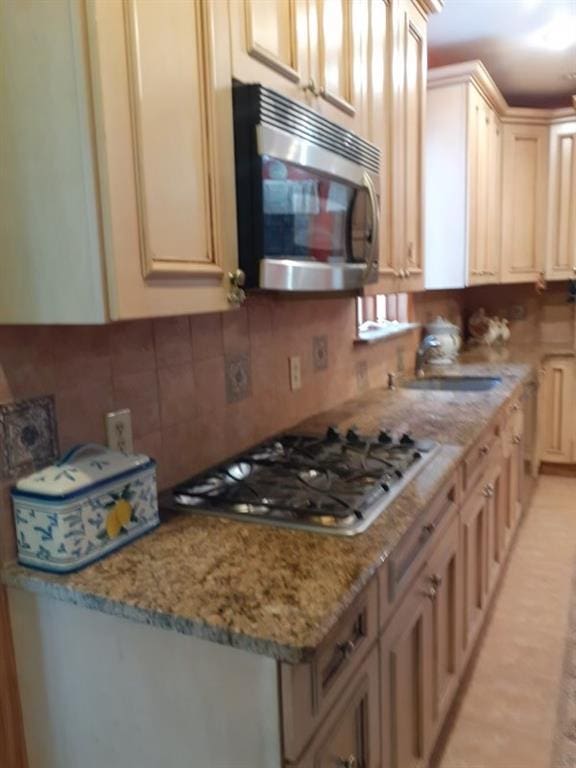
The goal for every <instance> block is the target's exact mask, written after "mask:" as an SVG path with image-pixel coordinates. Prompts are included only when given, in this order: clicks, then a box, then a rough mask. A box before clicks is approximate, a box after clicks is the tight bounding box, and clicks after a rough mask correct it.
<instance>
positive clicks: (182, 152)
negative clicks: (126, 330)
mask: <svg viewBox="0 0 576 768" xmlns="http://www.w3.org/2000/svg"><path fill="white" fill-rule="evenodd" d="M126 7H127V14H128V32H129V39H130V51H131V59H130V61H131V67H130V69H131V75H132V77H131V84H132V101H133V106H134V127H135V138H136V147H137V178H138V187H139V202H140V224H141V237H142V244H143V251H144V272H145V274H146V275H150V274H154V273H157V272H161V273H162V274H166V273H167V272H168V273H169V272H172V271H177V272H179V271H186V269H191V270H194V269H196V268H197V266H199V265H203V266H208V265H210V264H211V262H212V252H211V246H210V233H209V229H210V202H209V189H208V168H207V165H206V152H205V147H206V132H207V115H206V102H205V99H204V93H203V81H202V73H201V66H202V64H201V57H202V55H203V49H202V34H203V33H202V25H203V20H202V11H201V4H200V3H186V2H171V3H164V2H161V1H160V0H130V2H129V3H128V5H127V6H126Z"/></svg>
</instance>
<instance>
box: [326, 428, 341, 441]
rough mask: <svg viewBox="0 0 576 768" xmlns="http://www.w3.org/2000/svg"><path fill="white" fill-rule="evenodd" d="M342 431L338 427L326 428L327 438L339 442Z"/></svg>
mask: <svg viewBox="0 0 576 768" xmlns="http://www.w3.org/2000/svg"><path fill="white" fill-rule="evenodd" d="M340 439H341V438H340V432H338V430H337V429H336V427H328V429H327V430H326V440H329V441H330V442H334V443H335V442H337V441H338V440H340Z"/></svg>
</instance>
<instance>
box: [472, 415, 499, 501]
mask: <svg viewBox="0 0 576 768" xmlns="http://www.w3.org/2000/svg"><path fill="white" fill-rule="evenodd" d="M499 434H500V423H499V422H495V423H494V424H491V425H490V427H488V429H487V430H486V431H485V432H484V434H483V435H482V437H481V438H480V440H478V442H477V443H476V444H475V445H474V447H473V448H471V449H470V451H468V453H467V454H466V458H465V459H464V478H463V482H464V490H465V491H469V490H470V489H471V488H473V487H474V485H475V483H476V482H477V480H478V478H479V477H480V476H481V475H482V473H483V472H484V471H485V469H486V466H487V465H488V462H489V460H490V454H491V453H492V452H493V450H494V446H495V445H496V441H497V439H498V436H499Z"/></svg>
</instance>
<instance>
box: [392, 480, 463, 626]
mask: <svg viewBox="0 0 576 768" xmlns="http://www.w3.org/2000/svg"><path fill="white" fill-rule="evenodd" d="M459 496H460V489H459V474H458V473H456V474H454V476H453V477H452V478H451V480H450V482H449V483H447V484H445V485H444V486H443V488H442V490H441V491H440V492H439V493H437V494H436V496H435V497H434V499H433V500H432V502H431V503H430V505H429V507H428V508H427V510H426V512H425V513H424V514H423V515H422V516H421V517H420V518H419V519H418V520H417V521H416V522H415V523H414V525H413V526H412V527H411V528H410V529H409V530H408V531H407V533H406V534H405V535H404V537H403V538H402V539H401V541H400V543H399V544H398V546H397V547H396V548H395V549H394V551H393V552H392V554H391V555H390V558H389V563H388V574H387V580H388V589H387V592H385V581H384V575H382V577H381V582H380V592H381V611H380V613H381V622H382V623H384V621H385V619H386V614H387V613H388V612H389V610H390V608H391V606H392V603H393V602H394V601H395V600H398V598H399V596H400V595H401V594H402V592H403V591H404V590H405V589H406V588H407V587H408V585H409V584H410V583H411V582H412V580H413V578H414V576H415V575H416V573H417V571H418V570H419V568H420V566H421V565H422V563H423V562H424V559H425V558H426V556H427V555H428V553H429V552H430V548H431V547H432V546H434V543H435V541H436V540H437V539H438V538H439V537H440V536H441V535H442V533H443V531H444V530H445V528H446V526H447V525H448V524H449V523H450V520H452V518H453V516H454V515H455V513H456V510H457V508H458V503H459ZM381 570H382V571H383V570H384V568H382V569H381ZM386 601H387V602H386Z"/></svg>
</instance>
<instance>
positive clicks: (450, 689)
mask: <svg viewBox="0 0 576 768" xmlns="http://www.w3.org/2000/svg"><path fill="white" fill-rule="evenodd" d="M428 575H429V583H430V586H431V587H432V588H433V589H435V590H436V595H435V597H434V599H433V601H432V729H433V732H434V733H435V732H437V730H438V729H439V728H440V726H441V725H442V722H443V720H444V716H445V715H446V712H447V711H448V708H449V706H450V703H451V701H452V698H453V696H454V693H455V692H456V687H457V685H458V675H459V673H460V662H461V657H462V560H461V551H460V520H459V517H458V516H456V517H455V518H454V520H453V522H452V523H451V525H450V527H449V529H448V530H447V531H446V533H445V534H443V536H442V541H441V543H440V544H439V546H438V547H437V548H436V550H435V551H434V552H433V554H432V556H431V558H430V560H429V562H428Z"/></svg>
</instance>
